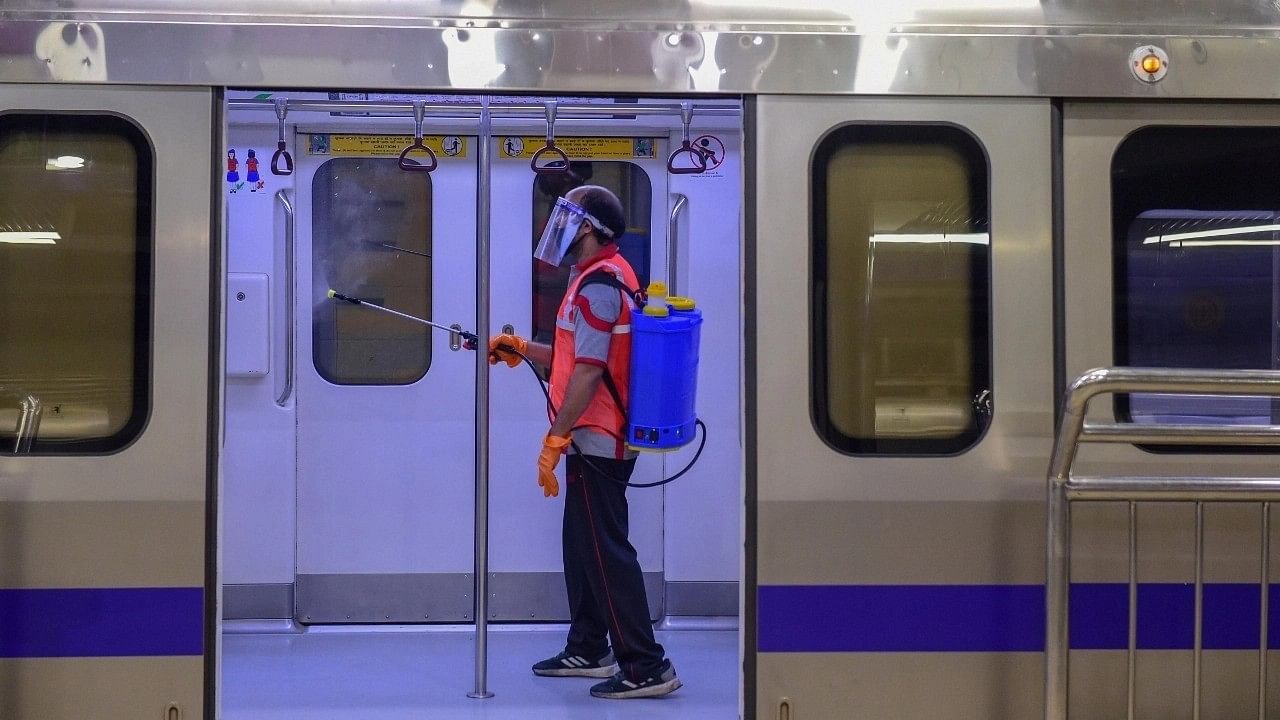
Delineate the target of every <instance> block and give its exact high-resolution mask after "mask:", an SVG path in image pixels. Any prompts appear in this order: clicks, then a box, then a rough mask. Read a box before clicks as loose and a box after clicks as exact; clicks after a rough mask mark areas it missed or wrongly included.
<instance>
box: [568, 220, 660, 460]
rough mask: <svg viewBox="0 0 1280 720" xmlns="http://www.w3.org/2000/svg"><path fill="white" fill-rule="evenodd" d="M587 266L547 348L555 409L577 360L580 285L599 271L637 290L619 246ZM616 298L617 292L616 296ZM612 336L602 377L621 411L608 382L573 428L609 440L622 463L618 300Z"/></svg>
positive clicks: (623, 375)
mask: <svg viewBox="0 0 1280 720" xmlns="http://www.w3.org/2000/svg"><path fill="white" fill-rule="evenodd" d="M588 263H590V264H588V265H586V266H580V269H581V271H580V272H579V273H578V275H577V277H575V278H574V279H573V282H571V283H569V287H568V288H567V289H566V290H565V293H564V300H562V301H561V302H560V310H559V312H557V313H556V334H555V340H554V342H553V344H552V346H551V382H550V385H551V401H552V404H553V405H554V406H555V407H557V408H558V407H561V406H562V405H563V403H564V396H565V392H566V391H567V390H568V388H569V376H570V375H571V374H572V373H573V367H574V365H576V364H577V362H578V360H577V357H576V356H575V351H574V348H575V345H574V337H573V328H574V321H575V320H576V319H577V313H580V312H582V310H583V308H587V309H588V312H589V309H590V305H589V304H588V302H587V300H586V298H582V299H579V298H578V289H579V287H581V285H582V281H583V280H585V279H586V278H588V277H590V276H591V275H592V274H594V273H597V272H599V271H601V270H603V271H605V272H607V273H609V274H611V275H613V276H614V277H615V278H617V279H618V280H619V281H620V282H621V283H622V284H623V285H625V286H627V287H628V288H638V287H639V285H640V281H639V280H638V279H637V278H636V273H635V271H634V270H632V269H631V265H630V264H629V263H627V261H626V258H624V257H622V255H620V254H618V246H617V245H611V246H609V247H608V248H605V249H604V250H602V251H601V252H600V253H599V254H598V255H596V257H594V258H592V259H591V260H589V261H588ZM619 292H620V293H621V291H619ZM612 332H613V337H612V338H611V339H610V340H609V357H608V360H607V361H606V362H605V372H606V373H608V374H609V379H610V380H612V381H613V386H614V388H616V389H617V392H618V398H619V399H620V400H621V401H622V403H623V407H618V403H617V402H615V401H614V398H613V393H612V392H611V391H610V390H609V388H608V385H607V383H604V382H602V383H600V386H599V387H598V388H596V392H595V395H593V396H592V397H591V402H590V403H588V404H587V409H586V410H584V411H583V412H582V417H580V418H578V421H577V422H576V423H574V426H575V427H589V428H592V429H596V430H600V431H601V432H605V433H608V434H609V435H612V436H613V437H614V439H615V440H617V443H618V450H617V457H619V458H621V457H622V454H623V448H624V446H625V434H624V433H625V431H626V428H625V427H624V425H625V424H626V407H625V406H626V403H627V392H628V387H627V386H628V385H629V381H630V378H631V300H630V299H629V298H626V297H624V298H623V299H622V309H621V310H620V311H619V313H618V322H617V323H615V324H614V326H613V329H612Z"/></svg>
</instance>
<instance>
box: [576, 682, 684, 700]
mask: <svg viewBox="0 0 1280 720" xmlns="http://www.w3.org/2000/svg"><path fill="white" fill-rule="evenodd" d="M682 684H683V683H681V682H680V678H678V677H676V678H671V679H670V680H668V681H666V682H664V683H659V684H657V685H647V686H645V687H639V688H635V689H634V690H622V691H620V692H597V691H595V690H592V691H591V696H592V697H598V698H604V699H606V700H630V699H632V698H649V697H662V696H663V695H670V694H671V693H673V692H675V691H677V690H679V689H680V687H681V685H682Z"/></svg>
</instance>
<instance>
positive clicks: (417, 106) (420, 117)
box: [400, 100, 440, 173]
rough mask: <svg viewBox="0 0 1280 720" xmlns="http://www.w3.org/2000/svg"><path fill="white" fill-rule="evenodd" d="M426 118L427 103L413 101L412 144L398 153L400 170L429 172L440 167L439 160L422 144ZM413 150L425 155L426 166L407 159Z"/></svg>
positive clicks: (409, 158)
mask: <svg viewBox="0 0 1280 720" xmlns="http://www.w3.org/2000/svg"><path fill="white" fill-rule="evenodd" d="M426 118H427V103H426V101H425V100H414V101H413V142H412V143H410V145H409V147H407V148H405V149H404V150H402V151H401V152H400V169H401V170H407V171H409V172H427V173H429V172H431V171H432V170H435V169H436V168H437V167H439V166H440V160H439V158H437V157H436V154H435V153H434V152H432V151H431V148H429V147H427V146H426V144H425V143H423V142H422V122H423V121H424V120H426ZM414 150H421V151H425V152H426V153H427V159H428V162H427V164H426V165H423V164H421V163H419V162H418V161H417V160H414V159H413V158H411V157H409V153H411V152H413V151H414Z"/></svg>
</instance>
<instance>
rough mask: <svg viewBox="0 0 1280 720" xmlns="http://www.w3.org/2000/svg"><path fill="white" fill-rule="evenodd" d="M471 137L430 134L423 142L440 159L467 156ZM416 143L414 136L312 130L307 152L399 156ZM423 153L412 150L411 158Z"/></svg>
mask: <svg viewBox="0 0 1280 720" xmlns="http://www.w3.org/2000/svg"><path fill="white" fill-rule="evenodd" d="M470 140H471V139H470V138H467V137H462V136H460V135H427V136H426V137H424V138H422V144H423V145H426V146H427V147H429V148H431V152H433V153H435V154H436V157H438V158H440V159H442V160H443V159H445V158H464V157H466V156H467V146H468V145H470V144H471V143H470ZM411 144H413V136H412V135H328V134H319V133H313V134H311V135H310V136H309V138H308V140H307V154H308V155H334V156H339V157H341V156H352V155H360V156H375V157H399V155H400V153H401V152H403V151H404V149H405V148H407V147H409V146H410V145H411ZM421 154H424V153H422V152H421V151H418V152H415V153H411V154H410V157H415V156H417V155H421Z"/></svg>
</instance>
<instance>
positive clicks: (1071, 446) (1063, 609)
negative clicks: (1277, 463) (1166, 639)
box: [1044, 368, 1280, 720]
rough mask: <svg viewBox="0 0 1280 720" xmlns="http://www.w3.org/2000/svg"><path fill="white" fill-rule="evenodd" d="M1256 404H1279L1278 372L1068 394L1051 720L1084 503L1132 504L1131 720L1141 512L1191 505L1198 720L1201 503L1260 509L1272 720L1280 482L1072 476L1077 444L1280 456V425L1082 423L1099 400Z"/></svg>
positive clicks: (1145, 371) (1063, 673)
mask: <svg viewBox="0 0 1280 720" xmlns="http://www.w3.org/2000/svg"><path fill="white" fill-rule="evenodd" d="M1132 393H1169V394H1178V395H1232V396H1240V395H1255V396H1257V395H1260V396H1266V397H1272V398H1280V371H1276V370H1181V369H1153V368H1101V369H1096V370H1090V371H1089V372H1087V373H1085V374H1084V375H1081V376H1080V378H1079V379H1077V380H1076V381H1075V382H1074V383H1073V384H1072V386H1071V389H1070V390H1069V392H1068V393H1067V397H1066V404H1065V406H1064V408H1063V411H1062V423H1061V425H1060V427H1059V429H1058V435H1057V438H1056V439H1055V442H1054V447H1053V456H1052V459H1051V460H1050V465H1049V472H1048V513H1047V514H1048V528H1047V538H1046V539H1047V545H1046V558H1045V564H1046V588H1045V613H1046V617H1045V666H1044V684H1045V687H1044V690H1045V714H1044V717H1045V720H1067V693H1068V658H1069V652H1070V645H1069V630H1070V628H1069V624H1068V617H1069V611H1070V606H1069V593H1070V582H1071V576H1070V569H1071V535H1070V530H1071V511H1070V510H1071V509H1070V504H1071V503H1072V502H1075V501H1083V500H1091V501H1098V500H1109V501H1127V502H1128V504H1129V529H1128V533H1129V637H1128V717H1129V718H1130V719H1132V718H1134V717H1135V696H1136V692H1135V675H1136V673H1135V668H1136V663H1137V655H1136V653H1137V624H1138V620H1137V597H1138V580H1137V503H1138V502H1140V501H1161V502H1192V503H1195V585H1194V590H1195V605H1194V633H1193V645H1192V652H1193V656H1192V658H1193V659H1192V717H1193V718H1194V719H1195V720H1198V719H1199V718H1200V705H1201V703H1200V695H1201V692H1200V690H1201V676H1202V675H1201V668H1202V663H1201V659H1202V654H1203V646H1204V643H1203V638H1204V505H1203V504H1204V503H1205V502H1258V503H1261V504H1262V508H1261V515H1262V538H1261V552H1260V555H1261V557H1260V565H1259V567H1260V571H1259V590H1260V594H1261V610H1260V623H1261V627H1260V633H1259V651H1258V688H1259V690H1258V717H1260V718H1265V717H1266V690H1267V631H1268V628H1267V621H1268V611H1269V610H1268V586H1269V584H1270V572H1269V563H1270V558H1269V541H1270V507H1271V506H1270V503H1271V502H1273V501H1276V500H1280V477H1254V478H1246V477H1216V476H1183V477H1178V476H1166V477H1082V476H1076V475H1075V474H1074V473H1073V472H1072V470H1073V467H1074V465H1075V459H1076V455H1077V453H1078V452H1079V448H1080V443H1085V442H1088V443H1125V444H1142V445H1170V446H1177V445H1181V446H1204V445H1231V446H1249V447H1280V425H1173V424H1166V423H1156V424H1150V425H1147V424H1134V423H1092V422H1086V421H1085V416H1086V414H1087V413H1088V409H1089V403H1090V402H1091V401H1092V400H1093V399H1094V398H1096V397H1098V396H1102V395H1118V394H1132Z"/></svg>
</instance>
